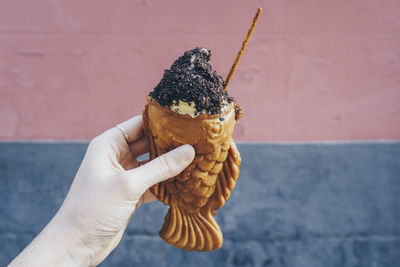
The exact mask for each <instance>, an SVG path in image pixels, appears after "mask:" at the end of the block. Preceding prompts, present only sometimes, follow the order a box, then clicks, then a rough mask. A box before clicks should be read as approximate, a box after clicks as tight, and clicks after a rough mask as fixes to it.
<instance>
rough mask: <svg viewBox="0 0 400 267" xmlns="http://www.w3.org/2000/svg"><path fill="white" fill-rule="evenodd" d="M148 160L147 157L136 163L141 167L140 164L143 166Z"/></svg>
mask: <svg viewBox="0 0 400 267" xmlns="http://www.w3.org/2000/svg"><path fill="white" fill-rule="evenodd" d="M149 161H150V160H148V159H146V160H141V161H138V165H139V167H141V166H143V165H144V164H146V163H147V162H149Z"/></svg>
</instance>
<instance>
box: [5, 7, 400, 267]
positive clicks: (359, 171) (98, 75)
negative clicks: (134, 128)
mask: <svg viewBox="0 0 400 267" xmlns="http://www.w3.org/2000/svg"><path fill="white" fill-rule="evenodd" d="M259 6H260V7H262V8H263V9H264V13H263V15H262V17H261V19H260V21H259V23H258V25H257V28H256V30H255V32H254V35H253V37H252V39H251V41H250V43H249V45H248V47H247V49H246V51H245V54H244V56H243V58H242V61H241V62H240V65H239V67H238V69H237V71H236V74H235V76H234V77H233V79H232V81H231V84H230V86H229V88H228V90H229V92H230V93H231V95H233V96H235V97H236V99H237V101H238V102H239V103H240V104H241V106H242V108H243V112H244V117H243V119H242V120H241V121H240V123H239V124H238V125H237V128H236V130H235V133H234V138H235V139H236V140H239V141H245V142H247V141H260V143H254V144H250V143H242V144H241V145H240V146H239V149H240V150H241V153H242V158H243V165H242V168H241V174H240V178H239V182H238V184H237V188H236V189H235V190H234V192H233V194H232V197H231V199H230V201H229V202H228V203H227V205H226V206H225V207H224V208H223V209H222V210H221V211H220V213H219V215H218V220H219V222H220V224H221V226H222V230H223V232H224V236H225V242H224V245H223V247H222V248H221V249H220V250H219V251H216V252H212V253H205V254H198V253H185V252H182V251H180V250H177V249H175V248H173V247H171V246H168V245H167V244H165V243H164V242H163V241H162V240H160V238H159V237H158V236H157V232H158V229H159V228H160V226H161V223H162V219H163V216H160V214H162V213H164V212H166V209H165V207H163V206H162V205H161V204H160V203H157V202H156V203H152V204H149V205H146V206H143V207H142V208H141V209H140V210H139V211H138V212H137V214H136V216H135V218H134V221H133V224H130V225H129V227H128V230H127V233H126V235H125V236H124V238H123V239H122V241H121V244H120V245H119V246H118V247H117V249H116V250H115V251H114V252H113V253H112V254H111V256H110V257H109V258H107V260H106V262H105V263H104V264H102V266H132V265H137V266H274V267H275V266H290V267H292V266H307V267H310V266H327V267H330V266H332V267H334V266H335V267H336V266H354V267H356V266H357V267H365V266H374V267H376V266H382V267H383V266H385V267H386V266H397V265H398V263H399V262H400V226H399V221H400V144H399V142H398V140H400V105H399V103H400V78H399V77H400V1H398V0H380V1H377V0H371V1H363V0H353V1H348V0H335V1H328V0H321V1H316V0H303V1H295V0H268V1H266V0H265V1H264V0H246V1H243V0H221V1H212V0H203V1H186V0H173V1H149V0H132V1H127V0H117V1H105V0H99V1H50V0H42V1H39V2H38V1H27V0H25V1H24V0H16V1H1V2H0V266H4V265H5V264H7V263H8V262H9V261H10V260H11V259H12V258H13V257H15V256H16V255H17V253H18V252H20V251H21V250H22V249H23V248H24V247H25V246H26V245H27V244H28V243H29V242H30V241H31V240H32V239H33V237H34V236H35V235H36V234H37V233H38V232H39V231H40V230H41V229H42V228H43V227H44V225H45V224H46V223H47V222H48V221H49V219H50V218H51V217H52V215H53V214H54V213H55V212H56V210H57V208H58V207H59V206H60V204H61V202H62V201H63V199H64V197H65V194H66V192H67V190H68V187H69V185H70V183H71V182H72V179H73V177H74V174H75V172H76V170H77V168H78V165H79V163H80V161H81V159H82V156H83V154H84V151H85V149H86V144H87V143H86V141H84V142H75V140H89V139H91V138H92V137H94V136H96V135H98V134H99V133H101V132H102V131H104V130H105V129H107V128H110V127H112V126H113V125H114V124H115V123H118V122H120V121H123V120H126V119H128V118H130V117H131V116H134V115H136V114H140V113H141V111H142V109H143V106H144V99H145V96H146V95H147V94H148V92H149V91H151V90H152V89H153V88H154V86H156V85H157V83H158V82H159V80H160V79H161V77H162V74H163V71H164V69H166V68H169V66H170V65H171V63H172V62H173V61H174V60H175V59H176V58H177V57H179V56H180V55H182V53H183V52H184V51H185V50H188V49H191V48H193V47H195V46H204V47H206V48H208V49H211V50H212V53H213V56H212V61H211V62H212V65H213V66H214V68H215V69H216V70H217V71H218V73H220V74H221V75H222V76H223V77H225V76H226V74H227V73H228V70H229V68H230V66H231V64H232V62H233V59H234V57H235V55H236V53H237V51H238V49H239V47H240V44H241V42H242V40H243V37H244V35H245V33H246V31H247V29H248V26H249V24H250V21H251V19H252V17H253V15H254V12H255V10H256V8H257V7H259ZM382 139H386V140H388V139H390V140H394V142H385V143H382V142H379V141H377V140H382ZM13 140H14V141H17V142H9V141H13ZM21 140H26V142H20V141H21ZM37 140H39V141H40V142H39V143H35V142H33V143H32V141H37ZM331 140H339V141H345V142H341V143H329V144H328V143H318V142H315V141H331ZM360 140H369V142H359V141H360ZM396 140H397V141H396ZM48 141H51V142H48ZM70 141H72V142H70ZM275 141H289V142H291V143H265V142H275ZM292 141H295V143H293V142H292ZM298 141H300V142H303V141H306V142H307V143H306V144H299V143H296V142H298ZM350 141H355V142H350ZM396 264H397V265H396Z"/></svg>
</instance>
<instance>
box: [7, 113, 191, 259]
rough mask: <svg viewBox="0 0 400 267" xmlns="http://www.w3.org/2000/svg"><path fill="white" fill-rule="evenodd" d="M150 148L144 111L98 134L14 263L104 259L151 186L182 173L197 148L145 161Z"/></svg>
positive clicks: (147, 198) (182, 148)
mask: <svg viewBox="0 0 400 267" xmlns="http://www.w3.org/2000/svg"><path fill="white" fill-rule="evenodd" d="M125 134H126V135H125ZM128 142H129V145H128ZM148 150H149V145H148V141H147V138H146V137H145V136H144V132H143V125H142V118H141V116H137V117H134V118H132V119H130V120H128V121H126V122H123V123H121V124H120V125H118V128H117V127H114V128H112V129H109V130H107V131H106V132H104V133H103V134H101V135H99V136H97V137H96V138H94V139H93V140H92V141H91V142H90V144H89V147H88V149H87V152H86V155H85V157H84V159H83V161H82V164H81V166H80V168H79V170H78V172H77V174H76V176H75V179H74V181H73V183H72V186H71V188H70V190H69V192H68V195H67V197H66V199H65V201H64V203H63V204H62V207H61V208H60V210H59V211H58V212H57V214H56V215H55V216H54V218H53V219H52V220H51V221H50V223H49V224H48V225H47V226H46V227H45V229H44V230H43V231H42V232H41V233H40V234H39V235H38V236H37V237H36V238H35V239H34V240H33V242H32V243H31V244H30V245H29V246H28V247H27V248H26V249H25V250H24V251H23V252H22V253H21V254H20V255H19V256H18V257H17V258H16V259H14V261H13V262H12V263H11V265H10V266H21V265H22V266H64V265H65V266H92V265H97V264H99V263H100V262H101V261H103V260H104V258H105V257H107V255H108V254H109V253H110V252H111V251H112V250H113V249H114V248H115V247H116V246H117V244H118V243H119V241H120V240H121V238H122V235H123V233H124V231H125V228H126V226H127V225H128V223H129V221H130V219H131V218H132V215H133V214H134V212H135V210H136V208H138V207H139V206H140V205H141V204H143V203H146V202H149V201H152V200H154V199H155V197H154V196H153V195H152V194H151V193H150V192H149V191H148V188H149V187H151V186H152V185H154V184H157V183H159V182H161V181H164V180H166V179H168V178H171V177H174V176H176V175H177V174H179V173H180V172H181V171H182V170H184V169H185V168H186V167H187V166H188V165H189V164H190V163H191V162H192V160H193V158H194V149H193V148H192V147H191V146H190V145H183V146H180V147H178V148H176V149H174V150H172V151H170V152H168V153H166V154H164V155H162V156H160V157H158V158H155V159H154V160H152V161H149V162H143V163H145V164H143V165H142V166H140V165H141V162H138V161H137V157H139V156H140V155H142V154H145V153H147V152H148Z"/></svg>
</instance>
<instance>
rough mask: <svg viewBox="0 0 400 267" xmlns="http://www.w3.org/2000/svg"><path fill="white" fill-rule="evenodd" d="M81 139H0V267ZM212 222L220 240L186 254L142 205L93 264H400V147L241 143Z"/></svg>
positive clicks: (34, 221)
mask: <svg viewBox="0 0 400 267" xmlns="http://www.w3.org/2000/svg"><path fill="white" fill-rule="evenodd" d="M86 146H87V144H86V143H0V215H1V216H0V266H4V265H6V264H7V263H8V262H9V261H10V260H11V259H12V258H13V257H15V256H16V255H17V254H18V253H19V252H20V251H21V250H22V249H23V248H24V247H25V246H26V245H27V244H28V243H29V242H30V241H31V240H32V239H33V237H34V236H35V235H36V234H37V233H38V232H39V231H40V230H41V229H42V228H43V227H44V226H45V224H46V223H47V222H48V221H49V220H50V218H51V217H52V216H53V215H54V213H55V212H56V211H57V209H58V207H59V206H60V204H61V203H62V200H63V198H64V197H65V195H66V193H67V190H68V188H69V185H70V184H71V182H72V179H73V176H74V173H75V172H76V171H77V168H78V166H79V163H80V161H81V159H82V157H83V154H84V152H85V149H86ZM239 150H240V152H241V155H242V159H243V163H242V167H241V174H240V177H239V181H238V183H237V186H236V188H235V190H234V191H233V193H232V195H231V198H230V200H229V201H228V202H227V204H226V205H225V206H224V207H223V209H222V210H220V211H219V214H218V216H217V220H218V222H219V223H220V225H221V228H222V231H223V234H224V244H223V246H222V248H221V249H220V250H218V251H214V252H210V253H195V252H190V253H189V252H184V251H182V250H178V249H175V248H174V247H172V246H170V245H167V244H166V243H164V242H163V241H162V240H161V239H160V238H159V237H158V234H157V233H158V230H159V228H160V227H161V224H162V220H163V215H161V214H164V213H165V212H166V207H164V206H163V205H162V204H161V203H159V202H158V203H157V202H154V203H150V204H146V205H143V206H142V207H141V208H140V209H139V210H138V211H137V213H136V214H135V216H134V217H133V221H132V222H131V224H130V225H129V226H128V229H127V231H126V234H125V236H124V238H123V239H122V241H121V243H120V245H119V246H118V247H117V249H116V250H115V251H114V252H113V253H112V254H111V255H110V256H109V257H108V258H107V259H106V261H105V262H104V263H103V264H101V266H207V267H211V266H305V267H306V266H307V267H311V266H324V267H329V266H332V267H333V266H335V267H336V266H363V267H364V266H400V143H340V144H240V145H239Z"/></svg>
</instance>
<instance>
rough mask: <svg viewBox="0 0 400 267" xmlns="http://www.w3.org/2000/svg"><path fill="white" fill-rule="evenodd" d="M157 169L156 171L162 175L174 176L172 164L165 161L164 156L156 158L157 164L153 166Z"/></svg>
mask: <svg viewBox="0 0 400 267" xmlns="http://www.w3.org/2000/svg"><path fill="white" fill-rule="evenodd" d="M155 165H156V166H157V168H158V171H159V172H160V174H162V175H168V176H175V170H174V168H173V164H172V163H171V162H170V160H168V159H167V157H166V156H165V155H161V156H160V157H158V158H157V164H155Z"/></svg>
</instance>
